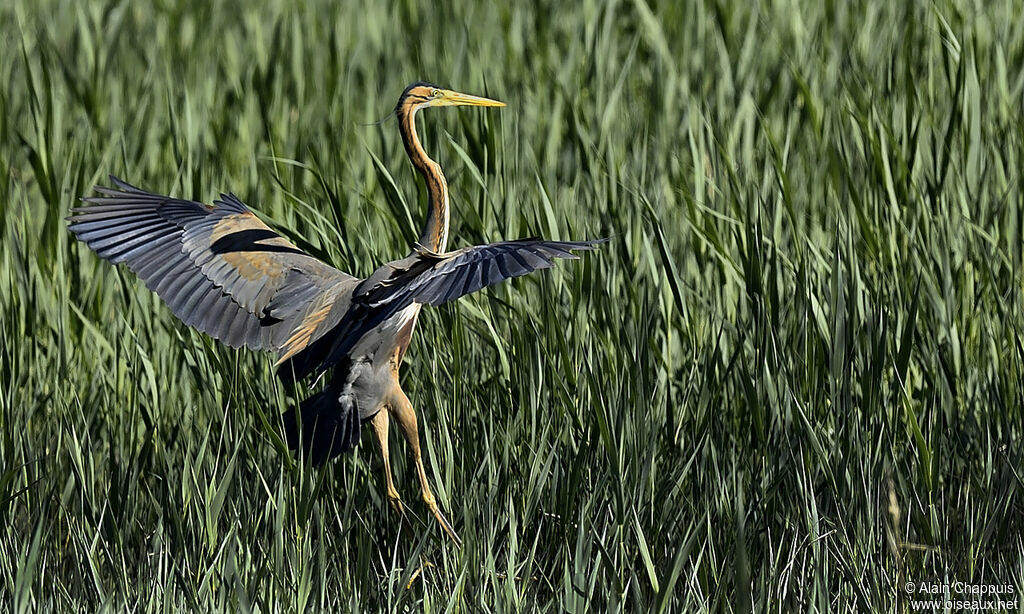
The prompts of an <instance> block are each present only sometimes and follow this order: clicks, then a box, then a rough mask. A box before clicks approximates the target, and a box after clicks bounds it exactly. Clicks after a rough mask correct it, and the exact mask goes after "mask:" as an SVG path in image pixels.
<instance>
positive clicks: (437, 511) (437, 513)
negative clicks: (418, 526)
mask: <svg viewBox="0 0 1024 614" xmlns="http://www.w3.org/2000/svg"><path fill="white" fill-rule="evenodd" d="M427 507H429V508H430V511H431V512H433V513H434V518H437V521H438V522H439V523H441V528H442V529H444V532H445V533H447V534H448V537H450V538H452V541H453V542H455V545H456V546H458V547H459V548H461V547H462V540H461V539H459V536H458V535H457V534H456V533H455V529H453V528H452V525H451V524H450V523H449V522H448V519H447V518H445V517H444V514H443V513H442V512H441V508H439V507H437V503H433V504H431V503H430V502H428V503H427Z"/></svg>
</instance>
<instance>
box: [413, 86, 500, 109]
mask: <svg viewBox="0 0 1024 614" xmlns="http://www.w3.org/2000/svg"><path fill="white" fill-rule="evenodd" d="M432 102H433V104H431V105H430V106H432V107H503V106H505V103H504V102H499V101H497V100H491V99H490V98H482V97H480V96H470V95H469V94H462V93H460V92H453V91H452V90H441V97H440V98H435V99H434V100H433V101H432Z"/></svg>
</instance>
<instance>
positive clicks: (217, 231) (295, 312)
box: [68, 176, 357, 350]
mask: <svg viewBox="0 0 1024 614" xmlns="http://www.w3.org/2000/svg"><path fill="white" fill-rule="evenodd" d="M110 179H111V181H112V182H113V183H114V187H112V188H108V187H102V186H97V187H96V191H97V192H98V193H99V194H100V196H96V197H91V198H84V199H82V200H83V201H84V202H86V203H88V206H85V207H79V208H76V209H72V211H71V216H70V217H69V218H68V221H69V226H70V229H71V231H72V232H73V233H75V235H76V236H77V237H78V238H79V239H80V240H81V241H83V242H84V243H85V244H86V245H88V246H89V247H90V248H91V249H93V250H94V251H95V252H96V253H97V254H98V255H99V256H100V257H101V258H104V259H106V260H109V261H110V262H112V263H114V264H117V263H121V262H123V263H125V264H126V265H127V266H128V268H130V269H131V270H132V271H134V272H135V273H136V274H137V275H138V276H139V277H141V278H142V279H143V281H145V283H146V286H147V287H148V288H149V289H150V290H153V291H154V292H156V293H157V294H158V295H159V296H160V298H162V299H163V300H164V301H165V302H166V303H167V305H168V306H169V307H170V308H171V311H173V312H174V314H175V315H176V316H177V317H178V318H179V319H181V320H182V321H183V322H184V323H185V324H188V325H189V326H192V327H195V328H197V329H199V330H200V331H202V332H204V333H207V334H208V335H210V336H211V337H213V338H215V339H218V340H220V341H222V342H224V343H226V344H227V345H230V346H232V347H240V346H245V347H249V348H252V349H263V350H278V349H280V348H281V346H282V344H283V343H284V341H285V340H286V339H288V337H289V336H290V335H291V332H292V328H294V327H295V326H297V325H299V324H301V323H302V321H303V319H304V317H305V311H306V309H307V308H308V307H309V306H310V305H311V304H312V303H313V302H314V300H315V299H316V298H317V297H322V296H326V295H329V296H331V297H332V298H333V299H335V300H338V299H339V298H340V297H346V298H347V296H348V294H350V293H351V290H352V288H353V287H355V285H356V283H357V280H356V279H355V278H354V277H352V276H350V275H347V274H346V273H343V272H341V271H338V270H337V269H334V268H332V267H330V266H328V265H326V264H324V263H323V262H320V261H319V260H317V259H315V258H313V257H312V256H309V255H308V254H306V253H304V252H303V251H302V250H300V249H299V248H298V247H296V246H295V245H293V244H292V243H291V242H290V241H288V240H287V239H285V238H284V237H281V236H280V235H278V234H277V233H275V232H274V231H273V230H271V229H270V227H268V226H267V225H266V224H264V223H263V222H262V221H261V220H260V219H259V218H257V217H256V215H255V214H253V212H252V211H250V210H249V208H248V207H246V206H245V205H244V204H243V203H242V201H240V200H239V199H238V198H237V197H236V196H234V195H233V194H222V195H221V197H220V199H218V200H215V201H214V205H213V206H210V205H204V204H202V203H198V202H194V201H188V200H180V199H176V198H170V197H168V196H161V195H159V194H153V193H151V192H146V191H145V190H141V189H139V188H137V187H135V186H132V185H130V184H127V183H125V182H123V181H121V180H120V179H118V178H116V177H113V176H111V178H110ZM346 289H347V292H346Z"/></svg>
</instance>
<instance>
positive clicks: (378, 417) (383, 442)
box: [370, 409, 404, 514]
mask: <svg viewBox="0 0 1024 614" xmlns="http://www.w3.org/2000/svg"><path fill="white" fill-rule="evenodd" d="M389 422H390V420H389V419H388V412H387V411H386V410H384V409H381V410H380V411H379V412H377V413H376V414H375V415H374V416H373V417H372V418H370V426H371V427H372V428H373V434H374V435H376V436H377V443H378V444H380V455H381V457H382V458H383V459H384V479H385V481H386V482H387V495H388V502H390V503H391V507H393V508H395V511H396V512H399V513H403V514H404V512H402V498H401V497H399V496H398V491H397V490H395V482H394V480H392V479H391V455H390V454H388V423H389Z"/></svg>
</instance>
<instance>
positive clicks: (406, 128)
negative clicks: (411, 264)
mask: <svg viewBox="0 0 1024 614" xmlns="http://www.w3.org/2000/svg"><path fill="white" fill-rule="evenodd" d="M398 129H399V132H401V133H402V142H403V143H404V144H405V151H406V152H407V153H408V154H409V159H411V160H412V164H413V166H415V167H416V170H417V171H419V173H420V174H421V175H423V179H424V180H425V181H426V183H427V199H428V202H427V204H428V208H427V221H426V224H424V226H423V231H422V232H421V233H420V241H419V242H420V244H421V245H423V246H424V247H426V248H428V249H431V250H433V251H435V252H444V251H445V250H446V249H447V247H448V182H447V181H445V179H444V174H443V173H442V172H441V166H440V165H439V164H438V163H437V162H434V161H433V160H431V159H430V157H428V156H427V153H426V152H425V151H423V147H422V146H421V145H420V139H419V137H418V136H416V107H414V106H412V105H409V106H407V107H403V108H401V109H400V111H399V114H398Z"/></svg>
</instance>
